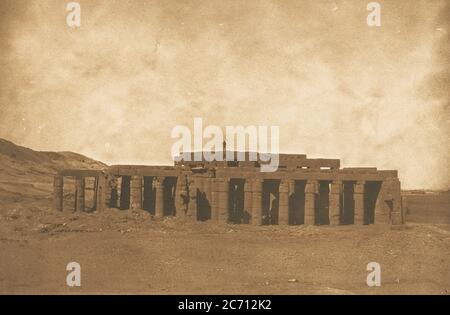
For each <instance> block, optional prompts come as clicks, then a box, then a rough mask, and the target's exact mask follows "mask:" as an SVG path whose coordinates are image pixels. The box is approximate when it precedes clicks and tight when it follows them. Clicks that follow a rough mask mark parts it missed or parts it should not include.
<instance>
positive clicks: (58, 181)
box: [53, 175, 107, 211]
mask: <svg viewBox="0 0 450 315" xmlns="http://www.w3.org/2000/svg"><path fill="white" fill-rule="evenodd" d="M85 189H86V178H85V177H84V176H75V209H74V210H75V211H84V210H85ZM106 191H107V189H106V178H105V177H104V176H97V177H95V185H94V202H95V209H96V210H97V211H102V210H103V209H104V208H105V202H104V200H105V198H106ZM53 202H54V208H55V209H56V210H58V211H63V210H64V209H63V208H64V176H62V175H56V176H55V177H54V180H53Z"/></svg>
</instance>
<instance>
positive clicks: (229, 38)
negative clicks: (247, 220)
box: [0, 0, 450, 188]
mask: <svg viewBox="0 0 450 315" xmlns="http://www.w3.org/2000/svg"><path fill="white" fill-rule="evenodd" d="M380 3H381V10H382V26H381V27H379V28H369V27H368V26H367V25H366V16H367V14H368V12H367V11H366V8H365V4H364V5H362V4H361V2H360V1H335V2H332V1H330V2H329V3H328V2H316V1H301V2H300V1H232V2H229V1H226V2H224V1H182V2H181V1H80V4H81V8H82V26H81V28H80V29H71V28H69V27H67V25H66V24H65V15H66V11H65V2H61V1H45V2H40V1H23V2H16V1H9V0H6V1H2V3H1V12H3V13H2V19H1V21H2V22H1V23H2V24H1V33H0V36H1V39H2V40H1V43H2V44H1V45H2V50H1V52H0V60H1V64H2V68H3V69H5V70H4V71H5V73H6V76H5V77H4V78H3V79H1V80H2V81H0V82H1V84H0V91H1V94H0V114H1V116H0V137H5V138H8V139H10V140H13V141H15V142H17V143H20V144H23V145H27V146H30V147H33V148H35V149H45V150H72V151H77V152H80V153H84V154H87V155H89V156H92V157H94V158H97V159H100V160H102V161H105V162H108V163H140V164H153V163H170V147H171V144H172V143H173V140H172V139H170V132H171V130H172V128H173V127H174V126H175V125H177V124H185V125H188V126H192V124H193V118H194V117H202V118H203V120H204V123H205V124H216V125H220V126H225V125H228V124H233V125H237V124H240V125H279V126H280V132H281V150H282V151H284V152H291V153H307V154H308V155H310V156H313V157H337V158H342V162H343V164H344V166H367V165H368V166H377V167H379V168H386V169H398V170H399V173H400V178H401V180H402V183H403V185H404V187H410V188H413V187H430V188H448V187H449V184H450V183H449V176H448V175H449V162H448V161H449V159H448V149H447V148H448V147H449V144H450V141H449V132H448V131H449V119H450V118H449V105H448V100H449V96H448V88H447V87H448V78H449V72H448V71H449V70H448V69H449V67H448V57H447V56H448V53H446V52H448V43H449V41H448V30H449V28H448V20H449V19H448V16H446V13H444V12H448V8H447V9H446V8H445V7H444V6H445V5H447V4H446V3H445V1H434V2H432V3H430V2H428V1H415V2H414V5H412V4H411V2H410V1H395V2H392V1H380ZM336 6H337V7H338V9H337V10H336V9H335V8H336ZM447 6H448V5H447Z"/></svg>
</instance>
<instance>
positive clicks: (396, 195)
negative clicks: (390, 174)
mask: <svg viewBox="0 0 450 315" xmlns="http://www.w3.org/2000/svg"><path fill="white" fill-rule="evenodd" d="M390 181H391V183H390V196H392V207H393V208H392V212H391V224H393V225H399V224H402V223H403V219H402V196H401V187H400V181H399V179H398V178H392V179H390Z"/></svg>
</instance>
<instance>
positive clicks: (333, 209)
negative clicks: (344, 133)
mask: <svg viewBox="0 0 450 315" xmlns="http://www.w3.org/2000/svg"><path fill="white" fill-rule="evenodd" d="M223 182H224V184H221V185H220V187H221V189H220V192H222V194H223V195H224V197H222V198H221V200H222V201H221V202H222V205H221V206H219V211H221V212H223V209H228V204H227V200H228V199H227V197H225V195H227V194H228V190H227V187H228V182H227V181H226V180H223ZM225 182H226V184H225ZM294 191H295V181H294V180H288V181H286V180H281V182H280V185H279V204H278V224H279V225H288V224H289V195H290V193H294ZM262 192H263V180H261V179H251V180H246V182H245V185H244V209H245V210H247V211H249V210H250V209H251V211H249V212H251V223H252V224H254V225H261V224H262V213H263V205H262ZM318 192H319V191H318V181H317V180H308V181H307V182H306V187H305V214H304V215H305V217H304V224H305V225H313V224H314V223H315V215H316V209H315V208H316V198H317V196H318ZM341 194H342V182H340V181H333V182H332V183H331V189H330V194H329V215H330V224H331V225H338V224H339V223H340V215H341V211H340V200H341ZM354 211H355V219H354V223H355V224H364V182H362V181H358V182H356V184H355V188H354ZM224 220H225V219H224Z"/></svg>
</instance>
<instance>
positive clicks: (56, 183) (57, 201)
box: [53, 175, 64, 211]
mask: <svg viewBox="0 0 450 315" xmlns="http://www.w3.org/2000/svg"><path fill="white" fill-rule="evenodd" d="M63 200H64V177H63V176H60V175H56V176H55V177H54V178H53V204H54V208H55V210H56V211H63Z"/></svg>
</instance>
